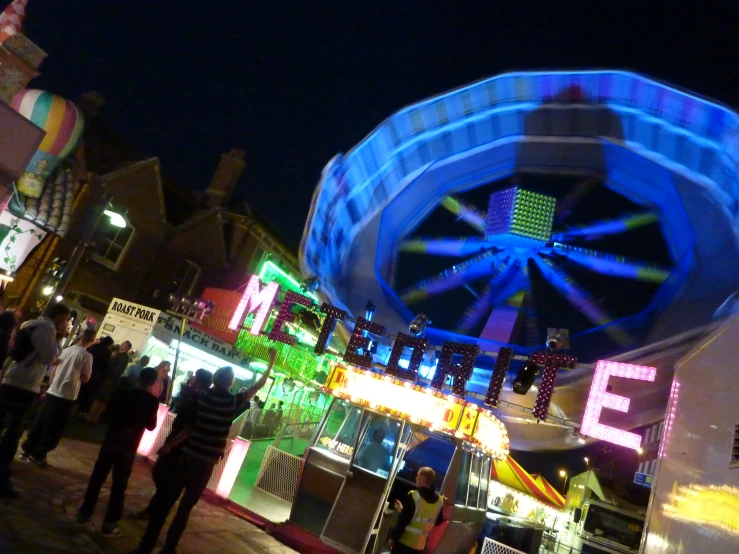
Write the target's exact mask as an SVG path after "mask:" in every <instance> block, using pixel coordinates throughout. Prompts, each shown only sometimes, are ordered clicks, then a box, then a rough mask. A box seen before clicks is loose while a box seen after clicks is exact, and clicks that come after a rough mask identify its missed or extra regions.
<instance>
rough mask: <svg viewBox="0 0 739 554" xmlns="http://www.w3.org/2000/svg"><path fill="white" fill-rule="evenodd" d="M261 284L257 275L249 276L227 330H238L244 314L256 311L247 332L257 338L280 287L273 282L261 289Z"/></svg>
mask: <svg viewBox="0 0 739 554" xmlns="http://www.w3.org/2000/svg"><path fill="white" fill-rule="evenodd" d="M261 284H262V282H261V280H260V279H259V275H252V276H251V279H249V283H247V285H246V289H245V290H244V294H243V295H242V296H241V300H239V305H238V306H236V309H235V310H234V315H233V317H232V318H231V323H229V324H228V328H229V329H231V330H233V331H236V330H238V329H239V327H240V326H241V324H242V323H243V321H244V317H245V316H246V314H247V313H250V312H253V311H254V310H257V313H256V314H255V316H254V323H253V325H252V326H251V330H250V331H249V332H250V333H251V334H252V335H254V336H258V335H259V334H260V333H261V332H262V329H263V328H264V324H265V323H267V316H268V315H269V312H270V311H271V310H272V305H273V304H274V303H275V298H277V296H278V293H279V292H280V285H279V284H277V283H276V282H274V281H273V282H271V283H269V284H268V285H266V286H265V287H264V288H263V289H262V288H261Z"/></svg>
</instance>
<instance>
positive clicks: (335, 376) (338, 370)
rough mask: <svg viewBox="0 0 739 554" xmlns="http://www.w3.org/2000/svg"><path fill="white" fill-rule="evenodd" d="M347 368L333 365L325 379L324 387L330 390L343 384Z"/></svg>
mask: <svg viewBox="0 0 739 554" xmlns="http://www.w3.org/2000/svg"><path fill="white" fill-rule="evenodd" d="M346 374H347V369H346V368H345V367H341V366H339V365H336V366H334V368H333V369H332V370H331V373H329V376H328V379H327V380H326V388H327V389H328V390H330V391H333V390H336V389H338V388H339V387H341V386H343V385H344V382H345V381H346Z"/></svg>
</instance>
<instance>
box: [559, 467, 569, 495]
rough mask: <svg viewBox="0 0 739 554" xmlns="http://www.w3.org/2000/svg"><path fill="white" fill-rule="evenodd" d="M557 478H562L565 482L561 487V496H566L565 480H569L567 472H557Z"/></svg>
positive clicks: (561, 470) (562, 470)
mask: <svg viewBox="0 0 739 554" xmlns="http://www.w3.org/2000/svg"><path fill="white" fill-rule="evenodd" d="M559 476H560V477H563V478H564V480H565V482H564V485H562V494H564V495H566V494H567V480H568V479H569V478H570V476H569V475H568V474H567V472H566V471H565V470H564V469H560V470H559Z"/></svg>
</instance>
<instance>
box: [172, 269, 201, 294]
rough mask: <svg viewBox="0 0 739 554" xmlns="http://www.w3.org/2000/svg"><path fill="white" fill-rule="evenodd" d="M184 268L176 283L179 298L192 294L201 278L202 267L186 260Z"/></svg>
mask: <svg viewBox="0 0 739 554" xmlns="http://www.w3.org/2000/svg"><path fill="white" fill-rule="evenodd" d="M183 266H184V267H182V268H181V269H180V271H179V274H178V276H177V278H176V279H175V283H177V291H176V292H177V296H184V295H186V294H191V293H192V291H193V289H194V288H195V285H196V284H197V282H198V278H199V277H200V266H199V265H198V264H196V263H195V262H191V261H190V260H184V261H183Z"/></svg>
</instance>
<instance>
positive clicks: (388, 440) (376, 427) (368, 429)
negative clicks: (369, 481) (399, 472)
mask: <svg viewBox="0 0 739 554" xmlns="http://www.w3.org/2000/svg"><path fill="white" fill-rule="evenodd" d="M400 429H401V426H400V423H398V422H397V421H393V420H391V419H389V418H387V417H385V416H383V415H380V414H374V413H370V414H369V417H367V418H365V424H364V429H363V432H362V435H361V439H360V441H359V448H358V450H357V455H356V456H355V457H354V465H355V466H357V467H361V468H362V469H366V470H367V471H370V472H372V473H376V474H377V475H380V476H381V477H389V475H390V468H391V467H392V465H393V457H394V454H395V447H396V446H397V444H398V435H399V434H400Z"/></svg>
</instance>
